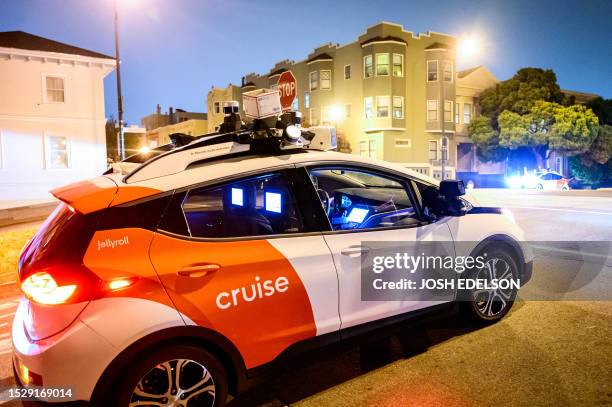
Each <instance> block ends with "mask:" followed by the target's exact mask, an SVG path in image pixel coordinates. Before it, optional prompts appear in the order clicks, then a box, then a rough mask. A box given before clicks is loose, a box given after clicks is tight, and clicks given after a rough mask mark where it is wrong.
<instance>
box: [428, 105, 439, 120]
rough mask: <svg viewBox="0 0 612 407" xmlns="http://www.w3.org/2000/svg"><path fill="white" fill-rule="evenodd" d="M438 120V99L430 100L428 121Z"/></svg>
mask: <svg viewBox="0 0 612 407" xmlns="http://www.w3.org/2000/svg"><path fill="white" fill-rule="evenodd" d="M436 120H438V101H437V100H428V101H427V121H428V122H434V121H436Z"/></svg>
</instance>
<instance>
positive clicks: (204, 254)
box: [12, 127, 532, 406]
mask: <svg viewBox="0 0 612 407" xmlns="http://www.w3.org/2000/svg"><path fill="white" fill-rule="evenodd" d="M297 131H298V132H300V130H299V129H298V130H297ZM272 133H274V134H276V135H277V136H278V135H279V134H280V133H278V132H272ZM285 133H288V136H287V135H285V136H283V137H284V139H283V140H284V141H282V140H281V138H282V137H281V138H279V139H278V140H281V141H271V142H270V143H264V142H262V141H261V137H260V136H261V131H260V132H259V133H257V132H252V131H243V130H241V131H237V132H234V133H228V134H220V135H212V136H210V137H204V138H200V139H197V140H194V141H193V142H191V143H189V144H187V145H185V146H182V147H179V148H176V149H174V150H172V151H168V152H164V153H162V154H160V155H158V156H156V157H154V158H152V159H150V160H149V161H147V162H145V163H144V164H142V165H139V166H138V167H137V168H136V169H134V170H133V171H131V172H130V173H129V174H128V175H127V176H125V175H123V174H119V173H115V174H113V173H110V174H107V175H104V176H100V177H98V178H95V179H92V180H90V181H85V182H80V183H76V184H72V185H68V186H66V187H63V188H59V189H56V190H54V191H52V193H53V194H54V195H55V196H56V197H57V198H58V199H60V200H61V201H62V204H60V205H59V206H58V208H57V209H56V210H55V212H54V213H53V214H52V215H51V216H50V217H49V218H48V219H47V221H46V222H45V223H44V225H43V226H42V227H41V228H40V230H39V231H38V233H37V234H36V236H34V238H33V239H32V240H31V241H30V242H29V243H28V244H27V245H26V246H25V248H24V250H23V253H22V255H21V258H20V261H19V275H20V279H21V283H22V290H23V292H24V294H25V296H24V297H23V298H22V300H21V303H20V305H19V308H18V311H17V313H16V315H15V320H14V323H13V328H12V342H13V348H14V369H15V376H16V379H17V380H18V382H19V383H20V384H21V385H22V386H26V387H28V388H60V389H65V388H70V395H71V400H80V401H86V402H90V403H93V404H95V405H101V406H111V405H112V406H128V405H129V406H145V405H146V406H148V405H155V406H221V405H224V404H225V401H226V397H227V395H228V393H231V394H236V393H237V392H240V391H241V390H243V389H245V388H246V387H247V386H248V385H249V384H250V383H252V382H253V381H255V380H257V377H260V375H261V374H262V373H263V372H265V371H266V370H267V368H268V367H271V366H272V365H273V364H274V363H275V362H277V361H279V360H281V359H282V358H284V357H285V356H287V355H290V354H295V353H296V352H298V351H300V350H302V349H308V348H312V346H313V345H316V344H328V343H330V342H335V341H340V340H344V339H346V338H349V337H354V336H355V335H357V334H359V335H362V334H366V333H367V332H369V331H371V330H373V329H381V327H384V328H382V329H386V330H389V332H391V328H392V327H393V326H401V324H403V323H405V321H406V320H407V319H408V318H410V317H412V316H414V315H416V314H419V315H420V314H422V313H423V312H424V311H434V310H436V311H444V312H446V311H451V310H454V309H456V308H457V306H456V304H457V303H456V302H454V301H448V302H440V301H438V302H431V301H388V302H370V301H363V300H362V298H361V292H360V275H361V274H360V271H359V270H360V264H361V260H360V255H361V254H362V253H363V252H365V249H364V247H363V246H362V242H363V241H407V242H417V241H426V240H444V241H446V242H451V244H452V242H455V241H473V242H479V244H478V248H482V247H484V246H486V245H487V244H489V243H490V242H493V241H497V242H498V243H501V245H500V246H499V247H501V249H499V248H498V249H497V250H493V251H492V252H490V253H489V254H490V256H489V258H488V260H487V269H488V272H489V274H495V273H496V272H497V273H502V272H503V273H510V274H511V275H513V276H518V277H521V278H522V279H523V282H525V281H526V280H528V279H529V278H530V275H531V264H532V257H531V255H529V254H528V253H527V252H526V251H524V250H522V249H521V244H520V242H521V241H522V240H523V233H522V231H521V230H520V228H519V227H518V226H517V225H516V224H515V223H514V222H513V220H512V219H511V214H509V213H508V212H506V211H504V210H501V209H496V208H482V207H478V206H477V204H476V203H475V202H473V200H471V198H469V197H461V198H459V195H462V193H463V191H462V190H461V187H462V184H461V183H460V182H458V181H452V182H448V181H447V182H444V183H442V184H440V183H438V182H437V181H436V180H434V179H431V178H428V177H426V176H423V175H421V174H417V173H415V172H412V171H410V170H407V169H405V168H403V167H402V166H399V165H393V164H391V163H387V162H383V161H376V160H371V159H367V158H363V157H359V156H355V155H349V154H341V153H337V152H333V151H323V150H328V149H330V148H333V147H334V144H335V133H334V131H333V130H332V129H313V130H312V131H310V132H305V131H303V132H301V135H300V136H299V137H301V138H302V139H303V140H304V143H302V142H299V143H298V142H297V141H296V140H297V139H296V137H297V136H296V128H295V127H294V128H293V129H291V131H289V130H286V132H285ZM306 133H308V134H309V136H308V137H306V138H304V137H303V135H304V134H306ZM255 134H259V136H258V137H254V135H255ZM274 137H275V136H274ZM279 137H280V136H279ZM268 138H273V136H268ZM307 139H308V140H307ZM308 142H309V144H308ZM317 148H318V150H317ZM457 203H459V204H460V205H459V206H457V205H456V204H457ZM474 250H477V248H474ZM515 295H516V291H515V290H513V291H511V292H503V291H502V290H501V289H499V290H488V291H486V290H485V292H482V293H479V294H476V293H474V295H473V297H472V298H471V300H470V301H468V302H466V303H464V305H465V306H463V307H460V308H461V309H462V312H464V313H466V315H470V316H471V317H473V318H475V319H476V320H480V321H483V322H494V321H496V320H498V319H500V318H501V317H503V316H504V315H505V314H506V313H507V312H508V310H509V309H510V307H511V306H512V302H513V300H514V296H515ZM41 398H42V399H43V400H46V401H50V400H53V401H57V400H56V399H53V398H51V397H49V398H47V397H41Z"/></svg>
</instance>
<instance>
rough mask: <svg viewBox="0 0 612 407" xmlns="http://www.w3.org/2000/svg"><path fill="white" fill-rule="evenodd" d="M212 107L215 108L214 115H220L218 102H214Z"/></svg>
mask: <svg viewBox="0 0 612 407" xmlns="http://www.w3.org/2000/svg"><path fill="white" fill-rule="evenodd" d="M214 106H215V113H217V114H219V113H221V104H220V103H219V102H215V104H214Z"/></svg>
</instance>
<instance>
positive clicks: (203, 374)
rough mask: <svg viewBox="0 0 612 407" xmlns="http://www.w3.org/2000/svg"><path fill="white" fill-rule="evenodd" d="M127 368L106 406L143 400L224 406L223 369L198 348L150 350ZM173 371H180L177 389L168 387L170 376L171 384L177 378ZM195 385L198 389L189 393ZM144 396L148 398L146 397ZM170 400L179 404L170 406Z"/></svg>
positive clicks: (124, 405) (196, 406)
mask: <svg viewBox="0 0 612 407" xmlns="http://www.w3.org/2000/svg"><path fill="white" fill-rule="evenodd" d="M178 366H180V368H178V369H177V367H178ZM127 369H129V371H125V373H124V374H123V375H122V376H121V377H119V379H118V380H117V382H116V383H117V384H116V387H115V388H116V389H117V390H118V391H117V392H116V393H115V394H113V395H111V396H110V397H111V399H110V400H109V405H112V406H117V407H128V406H130V405H131V404H130V403H134V402H136V401H145V400H148V401H155V402H158V403H160V404H155V405H168V406H170V405H178V406H185V407H220V406H224V405H225V401H226V398H227V391H228V390H227V389H228V383H227V376H226V374H225V369H224V368H223V365H222V364H221V363H220V362H219V361H218V360H217V359H216V358H215V357H214V356H213V355H211V354H210V353H209V352H207V351H206V350H204V349H201V348H199V347H196V346H191V345H173V346H165V347H162V348H157V349H153V350H151V351H148V352H147V353H146V354H145V355H142V356H141V357H136V358H135V359H134V360H133V361H131V362H128V365H127V367H126V368H125V370H127ZM175 372H179V377H178V383H179V385H178V389H177V388H176V387H175V386H174V385H169V384H168V383H169V378H170V377H171V378H172V379H173V381H174V380H175V379H176V376H175V374H176V373H175ZM194 386H197V387H195V388H194V389H193V390H190V389H191V388H193V387H194ZM144 393H147V394H149V395H151V397H145V396H144ZM153 396H155V397H153ZM183 400H184V401H183ZM173 401H178V403H176V404H172V402H173ZM143 405H145V404H143Z"/></svg>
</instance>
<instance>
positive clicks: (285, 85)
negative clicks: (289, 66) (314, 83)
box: [278, 71, 297, 110]
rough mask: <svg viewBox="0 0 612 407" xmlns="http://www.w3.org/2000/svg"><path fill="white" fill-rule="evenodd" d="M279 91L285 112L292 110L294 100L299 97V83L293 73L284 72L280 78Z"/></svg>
mask: <svg viewBox="0 0 612 407" xmlns="http://www.w3.org/2000/svg"><path fill="white" fill-rule="evenodd" d="M278 90H279V91H280V102H281V107H282V108H283V110H291V105H293V99H295V96H296V95H297V83H296V81H295V76H293V73H292V72H291V71H285V72H283V73H282V74H281V75H280V77H279V78H278Z"/></svg>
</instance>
